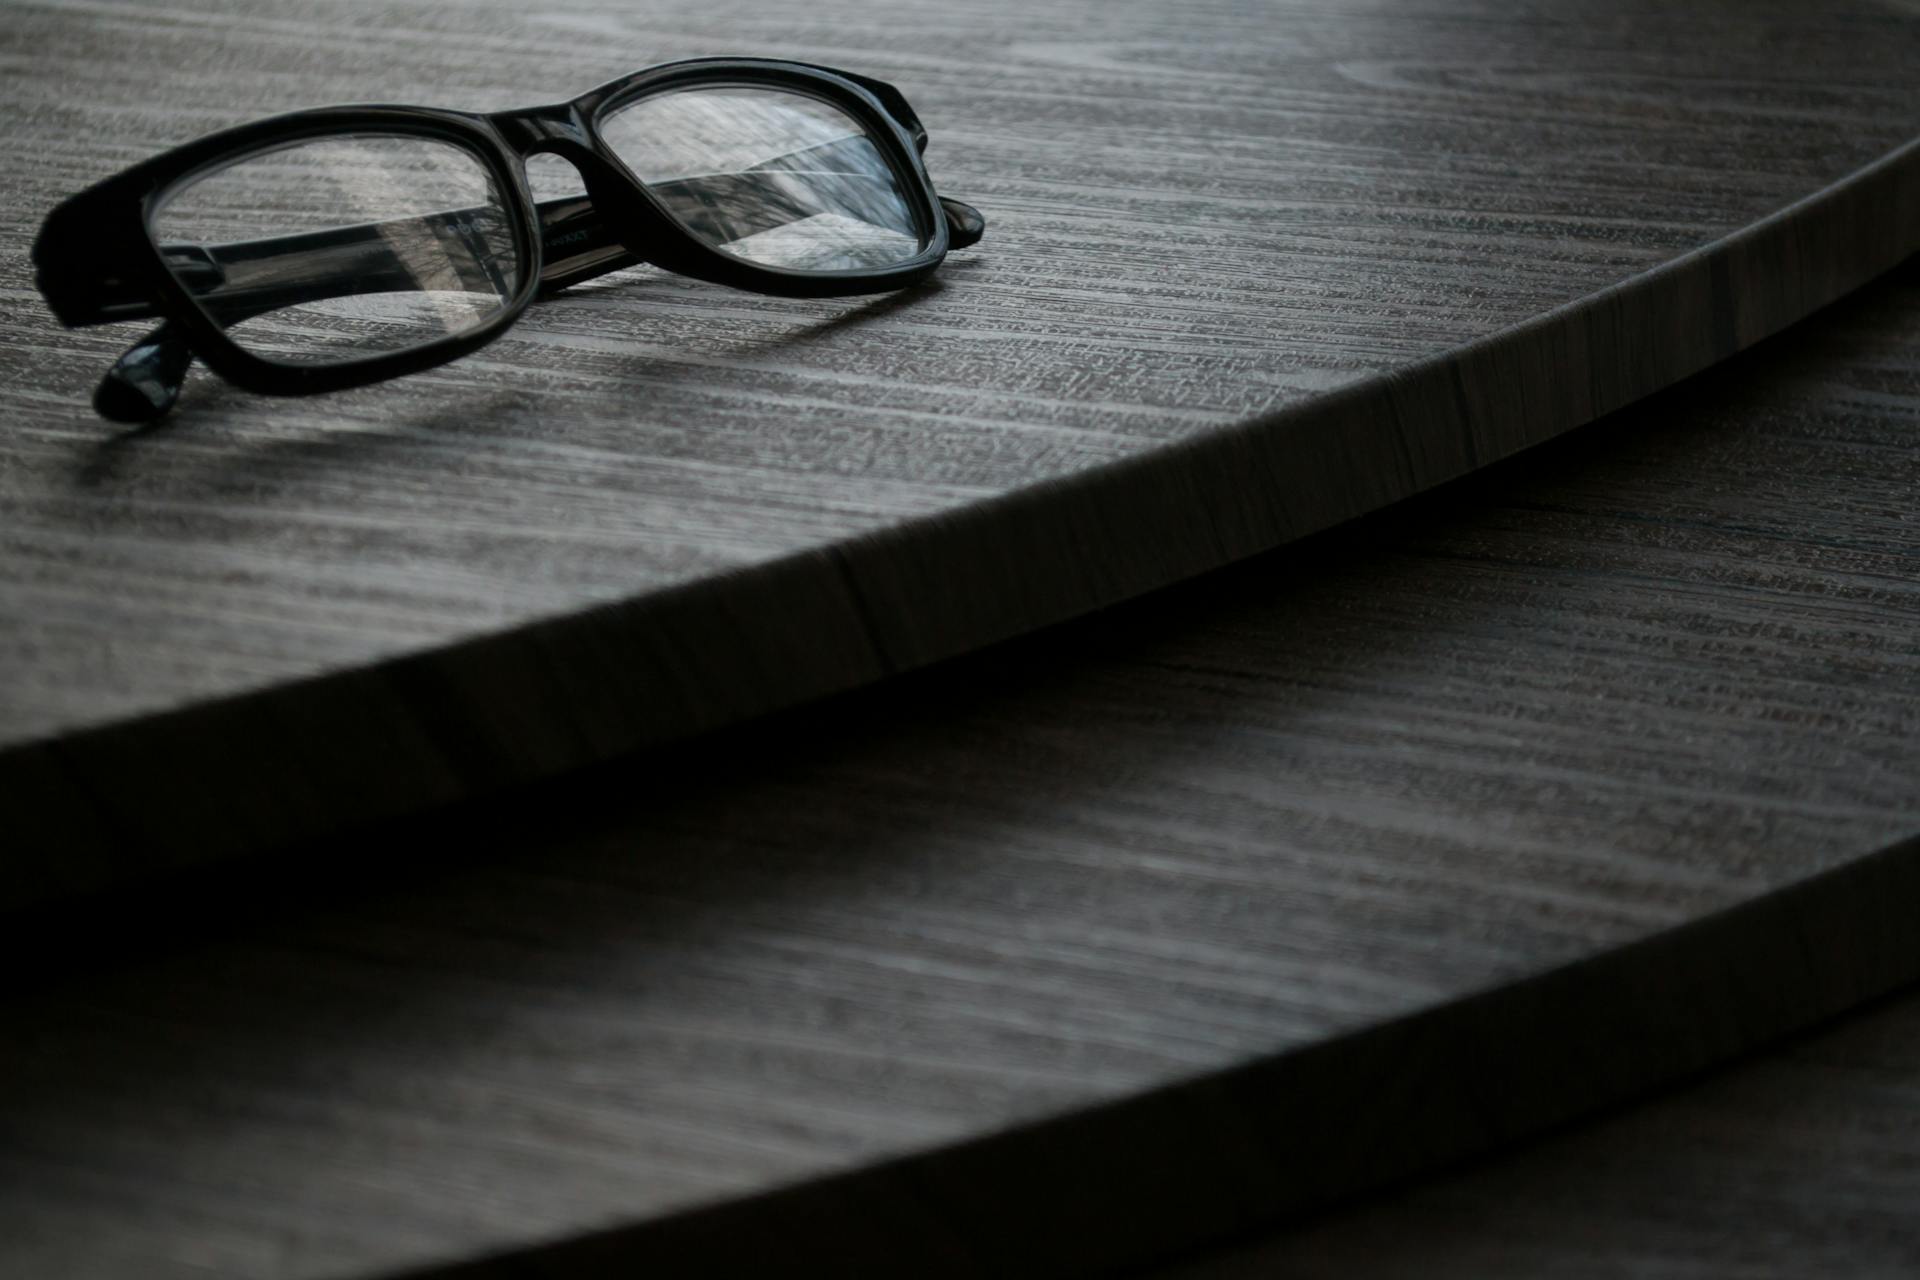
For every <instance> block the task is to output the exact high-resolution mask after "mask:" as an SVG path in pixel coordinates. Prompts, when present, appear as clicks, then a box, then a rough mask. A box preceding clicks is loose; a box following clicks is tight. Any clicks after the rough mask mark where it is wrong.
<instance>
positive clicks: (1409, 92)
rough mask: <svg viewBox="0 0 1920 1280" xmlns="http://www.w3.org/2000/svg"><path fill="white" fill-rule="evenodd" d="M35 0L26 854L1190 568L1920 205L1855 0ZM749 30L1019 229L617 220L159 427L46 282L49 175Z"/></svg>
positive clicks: (9, 182)
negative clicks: (802, 263)
mask: <svg viewBox="0 0 1920 1280" xmlns="http://www.w3.org/2000/svg"><path fill="white" fill-rule="evenodd" d="M5 15H6V19H7V21H6V22H5V23H4V24H0V59H4V66H5V70H6V73H7V74H6V76H5V78H4V81H3V82H0V102H4V107H3V108H0V109H4V110H5V112H6V113H7V114H6V119H7V121H8V126H7V128H6V130H5V132H4V134H3V135H0V162H4V163H0V184H4V187H3V188H0V190H4V194H5V196H6V200H5V203H4V212H3V213H0V299H4V313H0V333H4V338H5V352H6V354H5V355H4V357H0V390H3V391H4V393H5V395H6V398H7V404H8V421H7V428H8V429H7V430H6V431H5V432H4V434H3V435H0V510H3V511H4V515H5V527H6V531H7V536H6V541H5V545H4V547H3V548H0V787H4V788H6V790H7V794H8V800H9V805H10V812H11V816H12V820H13V827H12V840H13V844H14V851H13V854H12V856H11V857H10V858H9V859H8V862H7V865H6V868H5V875H4V877H0V901H5V902H13V903H23V902H27V901H32V900H35V899H37V898H40V897H44V896H47V895H51V894H55V893H59V892H64V891H70V890H74V889H85V888H89V887H96V886H98V885H101V884H105V883H111V882H115V881H118V880H123V879H127V878H138V877H140V876H142V875H148V874H152V873H153V872H155V871H157V870H158V869H160V868H162V867H164V866H167V865H170V864H180V863H186V862H191V861H200V860H207V859H214V858H219V857H223V856H226V855H230V854H234V853H238V852H242V851H246V850H251V849H257V848H261V847H265V846H271V845H275V844H278V843H281V842H284V841H287V840H290V839H295V838H299V837H304V836H311V835H314V834H316V833H322V832H325V831H327V830H329V829H334V828H338V827H341V826H343V825H345V824H348V823H350V822H352V821H354V820H356V819H366V818H373V817H379V816H381V815H388V814H393V813H398V812H402V811H405V810H409V809H417V808H420V807H422V806H424V805H428V804H432V803H438V802H445V801H450V800H455V799H458V798H460V797H462V796H465V795H470V794H473V793H476V792H482V791H486V790H488V789H490V788H493V787H495V786H497V785H499V784H502V783H507V782H515V781H520V780H524V779H527V778H531V777H537V776H541V775H546V774H551V773H553V772H555V771H558V770H562V769H566V768H569V767H573V766H577V765H579V764H580V763H582V762H584V761H590V760H594V759H601V758H605V757H607V756H609V755H610V754H613V753H617V752H619V751H621V750H625V749H629V748H631V747H634V746H636V745H640V744H644V743H648V742H658V741H664V740H668V739H671V738H674V737H677V736H681V735H685V734H687V733H690V732H694V731H698V730H705V729H710V728H713V727H715V726H718V725H723V724H726V723H729V722H732V721H735V720H738V719H740V718H741V717H744V716H750V715H753V714H756V713H760V712H764V711H766V710H769V709H771V708H774V707H779V706H783V705H788V704H792V703H794V702H797V701H799V700H802V699H805V698H808V697H811V696H815V695H818V694H822V693H826V692H830V691H832V690H835V689H842V688H846V687H849V686H852V685H856V684H860V683H863V682H867V681H870V680H873V679H876V678H878V677H880V676H882V675H883V674H885V673H886V672H888V671H890V670H899V669H903V668H908V667H914V666H918V665H921V664H924V663H926V662H928V661H930V660H933V659H936V658H939V657H943V656H946V655H949V654H952V653H956V652H960V651H963V650H966V649H969V648H972V647H976V646H978V645H980V644H983V643H985V642H988V641H991V640H995V639H998V638H1000V637H1004V636H1007V635H1011V634H1015V633H1018V632H1020V631H1024V630H1027V629H1029V628H1032V627H1034V626H1036V625H1039V624H1041V623H1045V622H1050V621H1054V620H1057V619H1060V618H1064V617H1069V616H1072V615H1075V614H1079V613H1083V612H1085V611H1087V610H1089V609H1092V608H1095V607H1098V606H1100V605H1103V604H1107V603H1110V602H1113V601H1115V600H1118V599H1122V598H1125V597H1127V596H1130V595H1133V594H1136V593H1138V592H1140V591H1143V590H1146V589H1148V588H1150V587H1154V586H1158V585H1161V584H1164V583H1167V582H1171V581H1174V580H1177V579H1180V578H1183V577H1186V576H1189V575H1191V574H1193V573H1195V572H1198V571H1201V570H1203V569H1207V568H1211V567H1213V566H1215V565H1217V564H1220V563H1222V562H1224V561H1227V560H1230V559H1232V558H1234V557H1236V556H1239V555H1244V554H1247V553H1249V552H1252V551H1255V550H1258V549H1260V548H1262V547H1266V546H1270V545H1273V544H1275V543H1278V542H1280V541H1283V540H1285V539H1287V538H1291V537H1296V536H1299V535H1301V534H1304V533H1307V532H1310V531H1312V530H1314V529H1317V528H1321V527H1324V526H1326V525H1329V524H1331V523H1334V522H1336V521H1338V520H1341V519H1343V518H1346V517H1348V516H1351V515H1354V514H1357V513H1359V512H1362V511H1366V510H1369V509H1372V508H1375V507H1377V506H1379V505H1381V504H1383V503H1385V502H1388V501H1391V500H1393V499H1395V498H1398V497H1401V496H1404V495H1405V494H1407V493H1410V492H1413V491H1416V490H1418V489H1421V488H1424V487H1427V486H1429V485H1432V484H1434V483H1436V482H1438V481H1441V480H1444V479H1446V478H1448V477H1449V476H1452V475H1455V474H1458V473H1460V472H1463V471H1466V470H1469V469H1471V468H1473V467H1474V466H1476V465H1481V464H1484V463H1485V462H1487V461H1489V460H1491V459H1493V458H1496V457H1499V456H1501V455H1503V454H1506V453H1508V452H1510V451H1512V450H1513V449H1516V448H1518V447H1520V446H1522V445H1524V444H1526V443H1528V442H1530V441H1533V440H1537V439H1540V438H1542V437H1544V436H1547V435H1551V434H1553V433H1555V432H1557V431H1560V430H1562V429H1565V428H1566V427H1569V426H1571V425H1574V424H1576V423H1579V422H1581V421H1585V420H1586V419H1588V418H1590V417H1592V416H1594V415H1595V414H1597V413H1600V412H1604V411H1605V410H1607V409H1608V408H1610V407H1613V406H1615V405H1617V404H1620V403H1623V402H1625V401H1627V400H1630V399H1632V398H1633V397H1635V396H1637V395H1640V394H1644V393H1645V392H1648V391H1651V390H1653V389H1656V388H1657V387H1659V386H1661V385H1664V384H1666V383H1668V382H1670V381H1672V380H1673V379H1675V378H1677V377H1679V376H1681V375H1684V374H1686V373H1688V372H1691V371H1692V370H1694V369H1696V368H1699V367H1701V366H1702V365H1705V364H1707V363H1709V362H1711V361H1712V360H1714V359H1715V358H1718V357H1720V356H1723V355H1725V354H1727V353H1728V352H1730V351H1732V350H1734V349H1737V348H1738V347H1740V346H1743V345H1745V344H1747V343H1749V342H1751V341H1752V340H1754V339H1756V338H1758V337H1760V336H1762V335H1764V334H1765V333H1767V332H1769V331H1771V330H1773V329H1775V328H1777V327H1779V326H1780V325H1782V324H1784V323H1786V322H1788V321H1790V320H1792V319H1793V318H1795V317H1797V316H1798V315H1800V314H1802V313H1804V312H1805V311H1806V310H1808V309H1809V308H1811V307H1813V306H1815V305H1818V304H1819V303H1821V302H1824V301H1826V300H1828V299H1829V298H1831V297H1833V296H1835V295H1836V294H1837V293H1839V292H1841V291H1843V290H1844V289H1845V288H1847V287H1850V286H1852V285H1854V284H1857V283H1858V282H1860V281H1861V280H1863V279H1865V278H1867V277H1868V276H1870V275H1872V274H1873V273H1874V272H1875V271H1878V270H1880V269H1882V268H1884V267H1886V266H1887V265H1890V264H1891V263H1892V262H1893V261H1895V260H1897V259H1898V258H1900V257H1901V256H1903V255H1904V254H1906V253H1907V252H1910V251H1911V250H1912V249H1913V247H1914V244H1915V236H1916V234H1917V233H1916V228H1920V215H1917V214H1916V210H1917V209H1920V203H1917V202H1916V195H1915V192H1916V189H1920V184H1917V183H1916V172H1917V169H1916V157H1917V156H1920V152H1916V151H1915V150H1913V149H1912V148H1911V147H1905V149H1902V148H1903V147H1904V146H1905V144H1907V143H1908V141H1909V139H1911V137H1912V136H1913V134H1914V132H1915V124H1916V120H1920V87H1917V86H1916V78H1915V77H1914V76H1913V75H1912V68H1913V63H1914V57H1915V50H1916V47H1917V46H1916V33H1917V32H1920V27H1917V26H1916V18H1915V16H1914V14H1913V12H1912V10H1911V7H1910V6H1906V5H1900V4H1890V3H1872V2H1869V0H1846V2H1844V3H1840V4H1823V5H1818V6H1812V5H1804V4H1783V3H1758V4H1756V3H1748V2H1746V0H1741V2H1740V3H1735V2H1734V0H1711V2H1708V3H1701V4H1695V5H1688V6H1674V5H1670V4H1666V3H1659V4H1655V3H1651V2H1650V0H1647V2H1642V3H1633V4H1627V5H1610V6H1606V7H1605V8H1595V7H1594V6H1591V5H1582V4H1576V3H1572V0H1564V2H1561V0H1556V3H1552V4H1545V5H1536V6H1532V7H1530V8H1528V9H1527V10H1526V11H1525V12H1524V13H1515V12H1513V11H1512V10H1510V9H1509V8H1508V7H1506V6H1500V5H1493V4H1485V3H1481V4H1476V3H1466V2H1465V0H1449V3H1445V4H1439V3H1415V2H1414V0H1393V2H1392V3H1374V4H1361V5H1347V4H1341V5H1314V4H1310V3H1306V2H1305V0H1298V2H1293V3H1278V4H1253V3H1250V2H1249V0H1215V2H1213V3H1201V4H1182V5H1179V6H1167V5H1162V4H1160V3H1157V2H1149V0H1121V2H1102V3H1093V2H1091V0H1084V2H1081V3H1049V4H1046V5H1033V4H1014V3H1010V2H1007V0H996V2H992V3H979V4H952V3H938V4H936V3H932V2H931V0H917V2H915V3H908V4H888V5H884V6H883V5H877V4H861V3H852V2H850V0H834V2H833V3H829V4H810V5H806V6H800V7H795V6H789V5H775V4H771V3H726V4H712V5H701V6H698V7H697V8H683V7H680V6H670V5H667V4H665V3H623V4H612V3H599V4H568V5H565V6H543V5H533V6H526V5H521V4H517V3H516V4H506V3H499V4H492V3H476V4H460V5H454V4H433V3H409V4H404V5H402V4H392V3H358V2H354V0H312V2H304V3H298V4H296V3H293V2H292V0H275V2H273V3H266V4H250V5H244V6H241V5H230V4H219V3H214V2H213V0H181V2H180V3H169V4H167V5H165V6H161V7H157V8H156V7H155V6H152V5H148V4H141V3H132V2H131V0H128V2H124V3H114V2H112V0H103V2H99V3H83V4H81V3H76V4H59V5H54V4H44V3H30V2H15V3H11V4H9V5H8V6H7V7H6V10H5ZM717 50H739V51H743V52H762V53H777V54H783V55H787V56H795V57H803V58H809V59H817V60H821V61H826V62H833V63H840V64H844V65H848V66H851V67H855V68H858V69H860V70H863V71H867V72H870V73H873V74H876V75H881V76H885V77H888V78H890V79H892V80H894V81H896V82H898V83H899V84H900V85H901V86H903V87H904V88H905V89H906V90H907V91H908V93H909V94H910V95H911V96H912V97H913V99H914V100H915V102H916V103H917V104H918V105H919V107H920V109H921V113H922V115H923V116H924V118H925V119H926V120H927V121H928V122H929V126H930V128H931V130H932V132H933V136H934V143H933V150H932V152H931V159H932V162H933V164H934V166H935V174H936V177H937V179H938V180H939V181H940V182H941V183H942V184H943V185H944V186H945V187H946V188H947V189H949V190H951V191H953V192H954V193H956V194H958V195H960V196H962V197H965V198H969V199H972V200H975V201H977V202H978V203H979V204H980V205H981V206H982V207H983V208H984V209H985V210H986V211H987V212H988V215H989V217H990V218H991V219H992V227H991V230H990V233H989V234H990V238H989V240H988V241H987V242H986V243H984V244H983V245H982V246H981V248H980V249H979V250H978V251H976V252H971V253H968V254H964V255H957V256H956V260H955V261H954V262H952V263H951V264H949V266H948V267H947V268H945V269H944V271H943V274H942V278H941V281H940V283H939V284H938V285H937V286H933V287H929V288H926V289H923V290H919V291H917V292H915V293H913V294H911V295H906V296H901V297H897V298H891V299H885V300H880V301H877V302H872V303H865V304H818V303H794V302H777V301H769V300H765V299H757V298H753V297H749V296H747V295H742V294H732V293H726V292H723V291H719V290H716V289H713V288H710V287H707V286H703V285H697V284H693V283H689V282H685V281H679V280H674V279H669V278H664V277H659V276H653V275H647V274H644V273H635V274H633V275H631V276H628V277H623V278H619V279H610V280H608V281H606V282H603V283H601V284H599V285H597V286H596V287H593V288H590V289H586V290H582V291H581V292H580V293H579V295H578V296H575V297H572V298H569V299H567V300H565V301H562V302H558V303H556V304H554V305H550V306H544V307H542V308H539V309H538V310H537V311H536V312H534V313H532V314H530V315H529V316H528V317H527V318H526V320H525V321H524V322H523V323H522V324H521V325H520V326H519V327H518V328H517V329H516V330H515V331H514V333H513V334H512V335H511V336H510V337H509V338H508V339H507V340H505V341H503V342H502V343H500V344H497V345H496V346H494V347H492V348H490V349H489V350H488V351H487V352H485V353H483V354H482V355H480V356H478V357H475V358H473V359H470V360H466V361H463V362H461V363H459V364H458V365H454V366H450V367H448V368H446V369H443V370H440V371H437V372H434V373H431V374H427V375H422V376H419V377H416V378H413V379H409V380H406V381H403V382H398V383H394V384H390V385H387V386H383V387H379V388H374V389H369V390H364V391H360V392H355V393H351V394H347V395H341V396H335V397H330V398H327V399H323V400H315V401H309V402H285V401H282V402H263V401H260V400H256V399H252V398H249V397H246V396H243V395H239V394H236V393H233V392H231V391H230V390H227V389H224V388H222V387H220V386H219V385H217V384H215V383H212V382H210V381H202V382H201V383H199V384H197V386H196V387H195V388H194V389H192V390H191V391H190V394H189V396H188V398H187V400H188V402H187V404H186V406H185V408H184V411H183V412H182V413H181V415H180V416H179V417H178V419H177V420H175V421H174V422H172V423H171V424H170V425H168V426H167V427H166V428H164V429H163V430H160V431H156V432H151V433H145V434H132V435H127V434H122V435H115V434H113V433H112V432H111V431H110V430H108V429H106V428H104V427H103V426H102V424H100V423H99V422H97V421H95V420H94V419H92V418H91V416H90V415H89V413H88V412H87V410H86V408H85V398H86V394H87V392H88V390H89V389H90V387H91V385H92V383H93V381H94V380H95V379H96V378H97V377H98V375H99V372H100V371H101V369H102V368H103V367H104V365H105V364H106V363H107V362H108V361H109V360H110V359H111V358H112V357H113V355H114V354H115V353H116V352H117V351H118V349H119V346H120V345H121V344H122V343H124V342H125V341H126V340H127V335H124V334H112V333H105V332H92V333H81V334H67V333H62V332H60V331H58V330H56V329H55V328H53V327H52V325H51V322H50V321H49V320H48V319H47V318H46V316H45V315H44V314H43V312H42V310H41V308H40V307H39V305H38V303H37V300H36V299H35V298H34V297H33V295H32V292H31V288H30V284H29V282H28V280H27V278H26V274H25V269H24V265H23V264H24V259H25V250H26V246H27V243H28V238H29V236H30V234H31V231H32V229H33V227H34V225H35V222H36V220H37V217H38V215H39V213H40V212H41V211H42V210H44V209H45V208H46V207H48V206H50V205H51V204H52V203H53V202H54V201H55V200H56V199H57V198H58V197H59V196H61V195H63V194H65V193H66V192H68V191H70V190H72V189H74V188H76V187H78V186H79V185H81V184H83V183H84V182H86V181H89V180H91V179H93V178H96V177H99V176H102V175H104V174H105V173H107V172H110V171H112V170H113V169H114V168H116V167H118V166H120V165H122V164H124V163H126V162H128V161H131V160H133V159H136V158H138V157H140V156H142V155H144V154H147V153H149V152H151V151H152V150H154V149H155V148H158V147H160V146H163V145H166V144H168V143H172V142H176V141H179V140H181V139H183V138H185V137H188V136H191V135H193V134H196V133H198V132H200V131H203V130H205V129H210V128H213V127H216V126H220V125H224V124H228V123H232V122H235V121H238V120H241V119H244V118H247V117H250V116H253V115H256V114H259V113H263V112H267V111H272V110H278V109H282V108H288V107H293V106H298V105H306V104H310V103H313V102H317V101H328V100H343V99H344V100H351V99H399V100H422V99H425V100H431V101H443V102H448V103H454V104H464V105H472V106H479V107H487V106H502V105H510V104H515V103H522V102H526V101H530V100H538V99H542V98H549V97H556V96H561V95H564V94H567V93H570V92H573V91H576V90H577V89H578V88H579V87H581V86H584V85H587V84H590V83H593V82H596V81H598V80H600V79H603V78H606V77H608V76H611V75H613V74H617V73H619V72H621V71H624V70H626V69H628V68H630V67H631V66H633V65H634V64H635V63H643V62H649V61H654V60H659V59H665V58H670V57H675V56H681V55H691V54H698V53H709V52H714V51H717ZM1883 157H1884V159H1883ZM1836 183H1839V184H1842V185H1840V186H1839V187H1837V188H1836V187H1834V186H1833V185H1832V184H1836ZM1822 193H1824V194H1822ZM1809 197H1812V200H1811V202H1810V203H1803V204H1798V205H1796V204H1795V202H1796V201H1804V200H1807V199H1808V198H1809ZM1783 210H1786V211H1787V212H1786V213H1785V214H1783V215H1782V216H1780V217H1778V218H1776V219H1774V220H1772V221H1766V219H1768V218H1769V217H1771V216H1772V215H1776V214H1780V213H1781V211H1783ZM1729 237H1731V239H1730V238H1729ZM1707 245H1714V246H1717V247H1716V248H1714V249H1713V250H1712V251H1710V252H1706V253H1700V254H1691V256H1690V252H1691V251H1694V250H1697V249H1700V248H1701V247H1702V246H1707ZM1648 272H1652V273H1653V274H1645V273H1648ZM1627 281H1630V282H1631V283H1628V284H1625V285H1624V287H1619V288H1614V286H1620V285H1622V282H1627Z"/></svg>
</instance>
